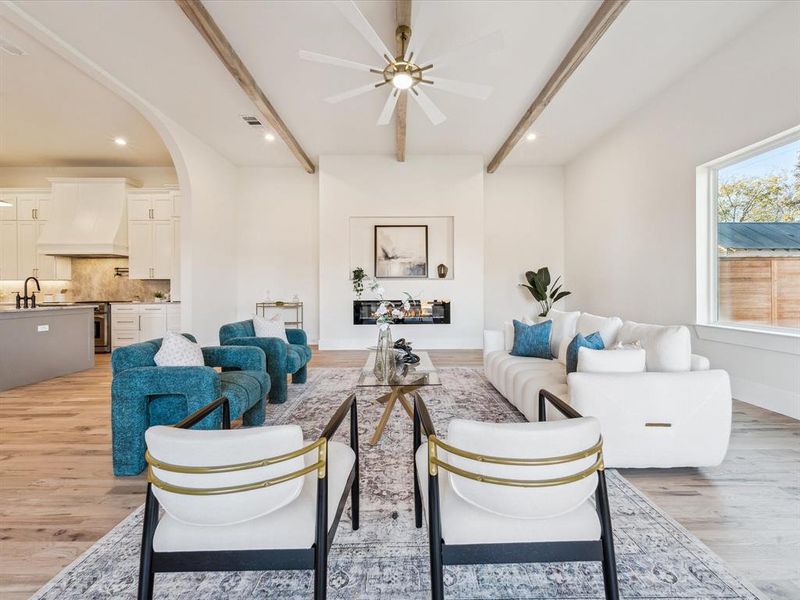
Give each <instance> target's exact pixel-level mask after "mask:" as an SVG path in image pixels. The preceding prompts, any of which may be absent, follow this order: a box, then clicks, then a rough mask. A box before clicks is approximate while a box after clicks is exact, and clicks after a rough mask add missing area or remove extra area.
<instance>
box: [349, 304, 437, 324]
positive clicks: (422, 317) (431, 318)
mask: <svg viewBox="0 0 800 600" xmlns="http://www.w3.org/2000/svg"><path fill="white" fill-rule="evenodd" d="M390 302H392V303H393V304H395V305H400V304H402V303H403V301H402V300H391V301H390ZM380 303H381V301H380V300H353V325H375V316H374V315H375V311H376V310H378V306H379V305H380ZM394 323H395V324H397V325H449V324H450V302H449V301H445V300H412V301H411V313H410V314H409V315H407V316H406V318H405V319H394Z"/></svg>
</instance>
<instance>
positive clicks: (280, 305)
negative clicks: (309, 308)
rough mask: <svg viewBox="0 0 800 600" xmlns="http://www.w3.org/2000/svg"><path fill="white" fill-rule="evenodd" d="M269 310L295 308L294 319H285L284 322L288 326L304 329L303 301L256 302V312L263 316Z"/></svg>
mask: <svg viewBox="0 0 800 600" xmlns="http://www.w3.org/2000/svg"><path fill="white" fill-rule="evenodd" d="M267 310H276V311H277V310H280V311H283V310H293V311H294V314H293V315H291V316H294V320H293V321H286V320H284V321H283V324H284V325H286V326H287V327H293V328H296V329H303V303H302V302H280V301H277V302H258V303H257V304H256V314H257V315H261V316H262V317H266V316H267Z"/></svg>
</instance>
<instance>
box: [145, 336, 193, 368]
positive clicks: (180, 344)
mask: <svg viewBox="0 0 800 600" xmlns="http://www.w3.org/2000/svg"><path fill="white" fill-rule="evenodd" d="M154 360H155V361H156V365H157V366H159V367H202V366H203V365H205V361H204V360H203V350H202V349H201V348H200V344H195V343H194V342H193V341H191V340H189V339H187V338H185V337H183V336H182V335H181V334H180V333H175V332H174V331H168V332H167V334H166V335H165V336H164V339H163V341H162V342H161V349H160V350H159V351H158V352H156V355H155V357H154Z"/></svg>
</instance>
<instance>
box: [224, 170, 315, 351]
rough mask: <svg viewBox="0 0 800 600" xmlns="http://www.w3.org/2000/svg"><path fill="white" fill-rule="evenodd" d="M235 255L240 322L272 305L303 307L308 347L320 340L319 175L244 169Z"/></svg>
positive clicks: (240, 190)
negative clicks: (258, 307) (295, 300)
mask: <svg viewBox="0 0 800 600" xmlns="http://www.w3.org/2000/svg"><path fill="white" fill-rule="evenodd" d="M238 176H239V181H238V193H237V202H236V206H237V209H236V210H237V226H236V252H237V258H236V262H237V267H238V272H239V275H238V283H237V298H236V311H237V315H236V316H237V319H248V318H250V317H251V316H252V315H253V312H254V310H255V303H256V302H258V301H259V300H262V299H263V298H264V294H265V292H266V290H269V292H270V296H271V298H272V299H273V300H291V298H292V296H293V295H294V294H298V295H299V296H300V300H302V301H303V309H304V321H305V330H306V333H307V334H308V338H309V341H310V342H312V343H316V341H317V340H318V339H319V320H318V313H319V292H318V280H319V243H318V241H319V230H318V224H319V216H318V199H317V196H318V194H317V187H318V178H317V176H316V175H309V174H308V173H306V172H305V171H304V170H303V169H301V168H299V167H298V168H293V167H287V168H267V167H245V168H240V169H239V175H238Z"/></svg>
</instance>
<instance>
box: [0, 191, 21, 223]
mask: <svg viewBox="0 0 800 600" xmlns="http://www.w3.org/2000/svg"><path fill="white" fill-rule="evenodd" d="M0 200H2V201H3V202H7V203H8V204H10V205H11V206H0V221H16V220H17V195H16V194H12V193H0Z"/></svg>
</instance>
